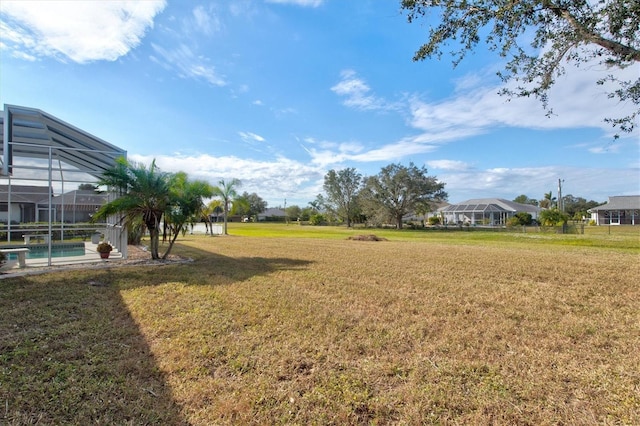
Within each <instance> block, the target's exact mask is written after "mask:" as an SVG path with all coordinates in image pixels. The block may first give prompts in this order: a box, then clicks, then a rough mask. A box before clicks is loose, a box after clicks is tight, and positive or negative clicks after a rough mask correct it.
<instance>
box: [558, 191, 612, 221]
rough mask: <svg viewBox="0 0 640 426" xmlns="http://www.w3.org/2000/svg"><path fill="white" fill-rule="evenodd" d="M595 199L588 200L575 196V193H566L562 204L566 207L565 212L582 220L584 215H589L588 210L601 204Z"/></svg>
mask: <svg viewBox="0 0 640 426" xmlns="http://www.w3.org/2000/svg"><path fill="white" fill-rule="evenodd" d="M601 204H602V203H599V202H597V201H594V200H589V201H587V200H586V199H585V198H582V197H574V196H573V195H571V194H569V195H564V196H563V197H562V206H563V208H564V211H565V213H567V214H568V215H569V217H571V218H574V219H576V220H581V219H582V218H583V217H585V218H586V217H588V216H589V215H588V213H587V210H589V209H591V208H593V207H597V206H599V205H601Z"/></svg>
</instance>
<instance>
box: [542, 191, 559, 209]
mask: <svg viewBox="0 0 640 426" xmlns="http://www.w3.org/2000/svg"><path fill="white" fill-rule="evenodd" d="M555 202H556V197H554V196H553V194H552V193H551V191H549V192H546V193H545V194H544V199H542V200H540V207H544V208H547V209H550V208H552V207H553V203H555Z"/></svg>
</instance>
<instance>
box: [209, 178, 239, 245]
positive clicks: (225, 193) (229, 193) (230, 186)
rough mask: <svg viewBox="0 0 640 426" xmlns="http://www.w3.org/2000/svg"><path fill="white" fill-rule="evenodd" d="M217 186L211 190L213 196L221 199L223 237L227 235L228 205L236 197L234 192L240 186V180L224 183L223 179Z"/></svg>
mask: <svg viewBox="0 0 640 426" xmlns="http://www.w3.org/2000/svg"><path fill="white" fill-rule="evenodd" d="M218 185H219V186H216V187H214V188H213V194H214V195H217V196H218V197H220V198H222V203H223V206H222V208H223V211H224V235H229V233H228V232H227V218H228V216H229V204H230V203H231V200H232V199H233V198H235V197H237V196H238V193H237V192H236V187H239V186H240V185H241V183H240V180H239V179H236V178H233V179H231V180H230V181H228V182H225V180H224V179H222V180H220V182H218Z"/></svg>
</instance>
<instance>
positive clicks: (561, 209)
mask: <svg viewBox="0 0 640 426" xmlns="http://www.w3.org/2000/svg"><path fill="white" fill-rule="evenodd" d="M562 182H564V179H558V210H560V211H561V212H562V211H564V203H563V202H562Z"/></svg>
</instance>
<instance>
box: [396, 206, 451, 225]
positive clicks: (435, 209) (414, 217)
mask: <svg viewBox="0 0 640 426" xmlns="http://www.w3.org/2000/svg"><path fill="white" fill-rule="evenodd" d="M448 205H449V203H447V202H446V201H441V202H435V201H434V202H431V203H429V208H428V210H429V211H427V212H424V213H421V214H418V213H415V212H413V213H410V214H408V215H406V216H404V217H403V218H402V221H403V222H421V221H423V220H424V221H427V220H429V218H431V217H434V216H435V217H440V210H441V209H442V208H444V207H446V206H448Z"/></svg>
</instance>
